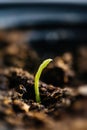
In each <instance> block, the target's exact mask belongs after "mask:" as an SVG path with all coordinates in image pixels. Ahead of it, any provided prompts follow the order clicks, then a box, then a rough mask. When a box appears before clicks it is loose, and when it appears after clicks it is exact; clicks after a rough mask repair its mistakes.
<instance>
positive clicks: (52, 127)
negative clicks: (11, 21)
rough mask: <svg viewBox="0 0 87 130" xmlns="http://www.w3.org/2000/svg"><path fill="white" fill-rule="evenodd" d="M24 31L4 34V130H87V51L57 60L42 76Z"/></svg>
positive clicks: (0, 117)
mask: <svg viewBox="0 0 87 130" xmlns="http://www.w3.org/2000/svg"><path fill="white" fill-rule="evenodd" d="M23 36H24V34H23V33H21V32H20V31H19V32H18V31H16V32H15V31H13V32H9V33H7V32H3V33H2V32H0V130H87V76H86V75H87V47H86V46H80V47H78V48H77V50H76V53H75V54H74V53H73V52H65V53H63V54H62V55H61V56H57V57H55V58H54V60H53V62H52V63H50V64H49V65H48V66H47V68H46V69H45V70H44V71H43V73H42V75H41V81H40V84H39V90H40V97H41V103H40V104H39V103H36V100H35V92H34V74H35V72H36V69H37V67H38V66H39V64H40V62H41V61H40V57H39V56H38V55H37V53H36V52H35V50H33V49H32V48H31V47H30V46H29V44H26V43H23Z"/></svg>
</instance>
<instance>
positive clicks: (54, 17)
mask: <svg viewBox="0 0 87 130" xmlns="http://www.w3.org/2000/svg"><path fill="white" fill-rule="evenodd" d="M10 32H14V34H15V38H13V35H12V34H13V33H10ZM16 34H17V35H16ZM18 34H19V36H18ZM0 35H1V36H0V37H1V42H2V41H3V39H4V40H6V39H9V40H15V42H16V41H19V42H26V43H29V44H30V46H31V47H32V48H34V49H35V50H36V51H37V53H38V55H39V56H40V57H41V58H46V57H49V56H50V57H54V56H56V55H58V54H61V53H62V52H64V51H73V50H75V48H76V47H77V46H78V44H79V45H81V44H85V45H86V43H87V1H86V0H70V1H69V0H32V1H30V0H13V1H11V0H0ZM2 35H3V37H4V36H5V37H4V38H2Z"/></svg>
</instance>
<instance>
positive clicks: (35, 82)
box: [34, 59, 52, 103]
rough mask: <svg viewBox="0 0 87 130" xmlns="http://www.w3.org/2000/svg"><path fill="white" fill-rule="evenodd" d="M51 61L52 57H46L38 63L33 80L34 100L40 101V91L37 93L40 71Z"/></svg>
mask: <svg viewBox="0 0 87 130" xmlns="http://www.w3.org/2000/svg"><path fill="white" fill-rule="evenodd" d="M51 61H52V59H46V60H44V61H43V62H42V64H41V65H40V67H39V68H38V71H37V73H36V75H35V81H34V89H35V96H36V102H38V103H40V102H41V100H40V93H39V79H40V76H41V73H42V71H43V69H44V68H46V66H47V65H48V64H49V63H50V62H51Z"/></svg>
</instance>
